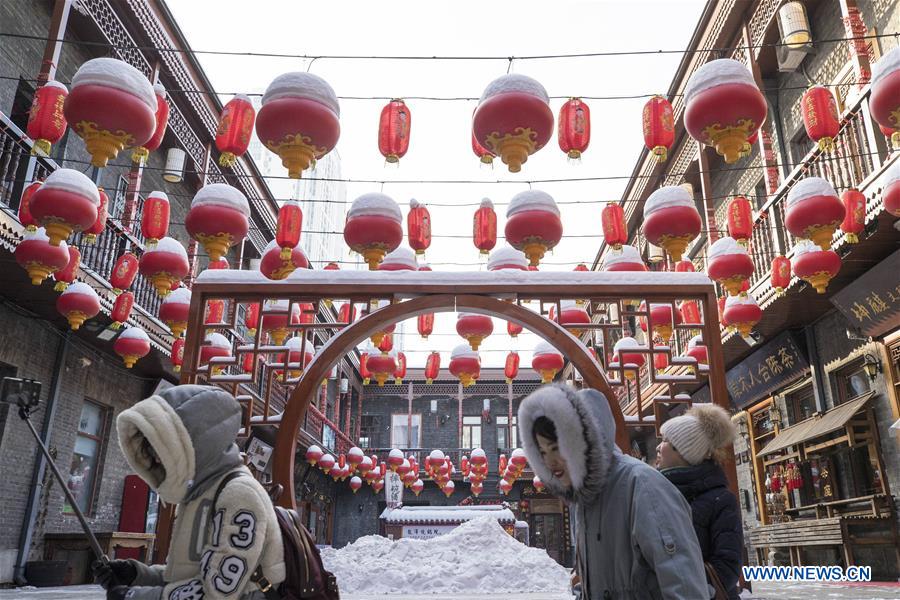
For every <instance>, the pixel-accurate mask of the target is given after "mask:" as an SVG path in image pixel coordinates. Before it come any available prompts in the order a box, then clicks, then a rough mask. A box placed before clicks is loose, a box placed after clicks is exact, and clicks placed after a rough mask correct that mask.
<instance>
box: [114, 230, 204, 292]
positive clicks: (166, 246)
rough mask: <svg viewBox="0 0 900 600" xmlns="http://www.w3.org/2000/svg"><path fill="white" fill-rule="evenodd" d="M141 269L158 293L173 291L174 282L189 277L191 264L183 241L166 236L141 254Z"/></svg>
mask: <svg viewBox="0 0 900 600" xmlns="http://www.w3.org/2000/svg"><path fill="white" fill-rule="evenodd" d="M139 270H140V272H141V275H143V276H144V277H146V278H147V279H148V280H150V283H152V284H153V287H154V288H156V291H157V293H158V294H159V295H160V296H163V297H165V296H168V295H169V292H171V291H172V286H173V285H174V284H176V283H178V282H180V281H181V280H182V279H184V278H185V277H187V274H188V273H189V272H190V270H191V266H190V263H189V262H188V257H187V251H186V250H185V249H184V246H182V245H181V242H179V241H178V240H175V239H173V238H170V237H164V238H162V239H161V240H159V242H158V243H157V244H156V246H155V247H154V248H149V249H148V250H147V251H146V252H144V254H143V255H141V260H140V263H139ZM113 285H114V286H115V284H113ZM121 289H124V288H121Z"/></svg>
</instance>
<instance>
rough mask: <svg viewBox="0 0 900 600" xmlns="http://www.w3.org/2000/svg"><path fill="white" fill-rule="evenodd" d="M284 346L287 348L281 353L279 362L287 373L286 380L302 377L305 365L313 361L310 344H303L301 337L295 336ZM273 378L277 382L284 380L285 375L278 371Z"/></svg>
mask: <svg viewBox="0 0 900 600" xmlns="http://www.w3.org/2000/svg"><path fill="white" fill-rule="evenodd" d="M284 345H285V346H286V347H287V351H286V352H282V353H281V355H280V356H279V362H280V363H281V364H282V365H283V366H284V368H285V370H286V371H287V378H288V379H297V378H299V377H300V376H301V375H303V371H304V369H306V365H308V364H309V363H311V362H312V360H313V352H312V350H313V347H312V344H311V343H310V342H309V341H308V340H307V342H306V343H305V344H304V343H303V338H302V337H296V336H295V337H292V338H289V339H288V340H287V341H286V342H285V343H284ZM275 376H276V377H277V378H278V380H279V381H284V380H285V374H284V372H283V371H281V370H280V369H279V370H277V371H275Z"/></svg>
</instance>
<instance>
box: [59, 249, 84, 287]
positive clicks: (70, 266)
mask: <svg viewBox="0 0 900 600" xmlns="http://www.w3.org/2000/svg"><path fill="white" fill-rule="evenodd" d="M66 251H67V252H68V253H69V262H68V263H66V266H65V267H63V268H62V269H60V270H59V271H56V272H55V273H53V279H55V280H56V285H54V286H53V289H54V290H56V291H57V292H61V291H63V290H64V289H66V288H67V287H68V286H69V284H70V283H72V282H73V281H75V276H76V275H77V274H78V267H80V266H81V251H79V250H78V248H76V247H75V246H69V247H68V248H66Z"/></svg>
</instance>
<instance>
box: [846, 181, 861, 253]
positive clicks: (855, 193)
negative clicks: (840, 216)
mask: <svg viewBox="0 0 900 600" xmlns="http://www.w3.org/2000/svg"><path fill="white" fill-rule="evenodd" d="M841 202H843V204H844V222H843V223H841V231H843V232H844V233H846V234H847V243H848V244H856V243H858V242H859V234H861V233H862V232H863V230H864V229H865V228H866V196H865V195H864V194H863V193H862V192H860V191H859V190H858V189H856V188H850V189H849V190H846V191H845V192H844V193H843V194H841Z"/></svg>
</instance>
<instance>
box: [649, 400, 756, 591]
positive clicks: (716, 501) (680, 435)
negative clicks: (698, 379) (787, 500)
mask: <svg viewBox="0 0 900 600" xmlns="http://www.w3.org/2000/svg"><path fill="white" fill-rule="evenodd" d="M660 433H661V434H662V441H661V442H660V444H659V446H657V450H656V451H657V459H656V464H657V467H658V468H659V469H660V471H661V472H662V474H663V475H665V477H666V478H667V479H668V480H669V481H671V482H672V483H673V484H674V485H675V487H677V488H678V489H679V490H680V491H681V493H682V494H684V497H685V499H686V500H687V501H688V502H689V503H690V505H691V513H692V517H693V520H694V530H695V531H696V532H697V541H698V542H699V543H700V550H701V552H702V553H703V562H704V563H705V564H706V566H707V569H706V571H707V578H708V580H709V583H710V597H711V598H716V599H717V600H718V599H720V598H728V599H729V600H731V599H736V598H738V597H739V590H738V580H739V578H740V573H741V563H742V557H743V546H744V534H743V529H742V526H741V512H740V509H739V508H738V503H737V498H735V497H734V494H732V493H731V491H730V490H729V489H728V482H727V480H726V478H725V472H724V471H723V470H722V467H721V466H720V464H719V461H720V460H721V458H723V457H724V452H726V451H728V449H729V446H730V445H731V442H732V440H733V439H734V436H735V428H734V424H733V423H732V422H731V417H730V416H729V415H728V413H727V412H726V411H725V409H723V408H721V407H719V406H716V405H714V404H695V405H694V406H692V407H691V408H690V409H689V410H688V411H687V412H686V413H685V414H684V415H682V416H680V417H675V418H673V419H669V420H668V421H666V422H665V423H663V425H662V427H660Z"/></svg>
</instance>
